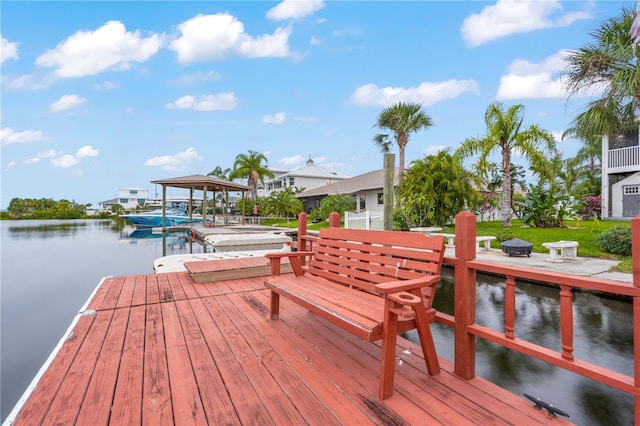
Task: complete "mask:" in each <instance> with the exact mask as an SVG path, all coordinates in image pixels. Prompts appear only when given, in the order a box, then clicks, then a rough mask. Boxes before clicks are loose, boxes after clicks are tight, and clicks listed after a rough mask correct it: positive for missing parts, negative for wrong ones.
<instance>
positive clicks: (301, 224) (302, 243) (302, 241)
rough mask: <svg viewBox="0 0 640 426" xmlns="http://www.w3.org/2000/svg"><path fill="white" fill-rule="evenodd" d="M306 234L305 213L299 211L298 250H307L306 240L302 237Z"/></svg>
mask: <svg viewBox="0 0 640 426" xmlns="http://www.w3.org/2000/svg"><path fill="white" fill-rule="evenodd" d="M304 235H307V214H306V213H305V212H300V214H299V215H298V251H307V241H306V240H305V239H304V238H301V237H303V236H304Z"/></svg>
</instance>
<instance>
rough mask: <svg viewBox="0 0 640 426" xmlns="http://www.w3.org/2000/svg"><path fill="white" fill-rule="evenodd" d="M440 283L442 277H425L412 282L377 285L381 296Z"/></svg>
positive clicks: (389, 282) (391, 282)
mask: <svg viewBox="0 0 640 426" xmlns="http://www.w3.org/2000/svg"><path fill="white" fill-rule="evenodd" d="M438 281H440V275H425V276H424V277H420V278H414V279H412V280H398V281H387V282H384V283H380V284H376V285H375V286H376V290H377V291H378V292H379V293H380V294H389V293H397V292H399V291H406V290H413V289H415V288H422V287H430V286H432V285H435V284H437V283H438Z"/></svg>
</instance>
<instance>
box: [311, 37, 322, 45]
mask: <svg viewBox="0 0 640 426" xmlns="http://www.w3.org/2000/svg"><path fill="white" fill-rule="evenodd" d="M309 44H310V45H312V46H319V45H321V44H322V42H321V41H320V39H319V38H318V37H316V36H311V40H309Z"/></svg>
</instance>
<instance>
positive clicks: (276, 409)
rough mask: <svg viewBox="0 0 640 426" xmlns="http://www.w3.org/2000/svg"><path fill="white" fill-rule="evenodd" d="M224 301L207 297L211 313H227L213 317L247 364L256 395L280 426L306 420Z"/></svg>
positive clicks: (242, 361)
mask: <svg viewBox="0 0 640 426" xmlns="http://www.w3.org/2000/svg"><path fill="white" fill-rule="evenodd" d="M223 301H224V298H216V299H214V298H207V299H206V300H205V301H204V302H205V305H206V306H207V307H208V309H209V312H224V315H216V316H214V317H213V318H214V320H215V322H216V324H217V325H218V328H219V329H220V331H221V332H222V333H223V334H224V335H225V336H227V344H228V345H229V347H230V348H231V351H232V352H233V354H234V355H235V358H236V359H237V362H238V363H239V364H240V365H242V366H243V367H244V371H245V373H246V375H247V376H248V377H249V380H250V382H251V384H252V386H253V388H254V389H255V392H256V394H257V395H258V397H259V398H260V399H261V401H262V404H263V405H264V407H265V409H266V412H267V413H269V416H270V417H271V419H272V420H273V421H274V423H275V424H277V425H282V424H291V425H296V424H302V423H304V418H303V417H302V416H301V414H300V412H299V411H298V410H299V409H300V407H298V408H297V409H296V406H294V405H293V404H292V403H291V401H290V400H289V398H288V397H287V395H286V394H285V393H284V392H282V389H281V388H280V385H281V384H280V383H278V382H277V381H276V380H275V378H274V377H273V376H272V375H271V373H270V372H269V370H268V369H267V368H266V366H265V364H264V363H265V357H266V355H263V357H258V356H256V354H255V352H254V351H253V350H252V349H251V347H250V345H249V343H248V342H247V340H246V336H245V335H244V334H243V333H242V330H241V329H238V328H237V327H236V321H235V320H236V318H234V321H232V320H231V318H229V312H227V311H226V310H225V309H224V308H221V307H222V306H223V305H221V304H220V302H223ZM224 306H226V307H227V308H229V309H230V310H232V311H233V312H236V313H237V310H235V309H233V305H232V304H231V303H225V304H224ZM258 338H260V337H258ZM310 396H312V395H310Z"/></svg>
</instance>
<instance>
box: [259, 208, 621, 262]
mask: <svg viewBox="0 0 640 426" xmlns="http://www.w3.org/2000/svg"><path fill="white" fill-rule="evenodd" d="M263 223H264V224H265V225H269V226H271V225H277V226H281V227H285V228H287V227H289V228H297V227H298V221H297V220H294V219H290V220H289V222H288V223H287V220H286V219H284V220H283V219H281V220H265V221H264V222H263ZM511 223H512V225H511V231H512V232H513V235H514V237H515V238H520V239H522V240H525V241H529V242H530V243H532V244H533V251H534V252H538V253H549V249H546V248H544V247H542V243H546V242H552V241H560V240H570V241H577V242H578V244H579V246H578V256H585V257H599V258H606V259H614V260H620V261H621V262H620V263H619V264H618V266H617V267H616V268H615V270H617V271H620V272H628V273H631V272H632V268H631V257H630V256H629V257H621V256H615V255H612V254H609V253H605V252H603V251H602V250H601V249H600V247H599V246H598V244H597V243H596V237H597V236H598V234H600V233H601V232H603V231H606V230H607V229H610V228H613V227H614V226H618V225H622V226H626V227H630V226H631V223H630V222H628V221H614V220H606V221H605V220H580V221H576V220H567V221H565V226H566V227H565V228H530V227H528V226H526V225H523V224H522V222H520V221H519V220H512V221H511ZM328 226H329V224H328V223H327V222H326V221H325V222H320V223H310V222H309V224H308V226H307V229H316V230H317V229H320V228H326V227H328ZM442 229H443V230H442V232H445V233H451V234H455V227H454V226H453V225H451V226H443V227H442ZM503 229H504V227H503V226H502V225H501V224H500V222H499V221H495V222H478V223H477V235H493V236H496V237H497V236H498V235H499V234H500V232H501V231H502V230H503ZM491 247H493V248H496V249H499V248H500V242H499V241H492V242H491Z"/></svg>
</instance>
